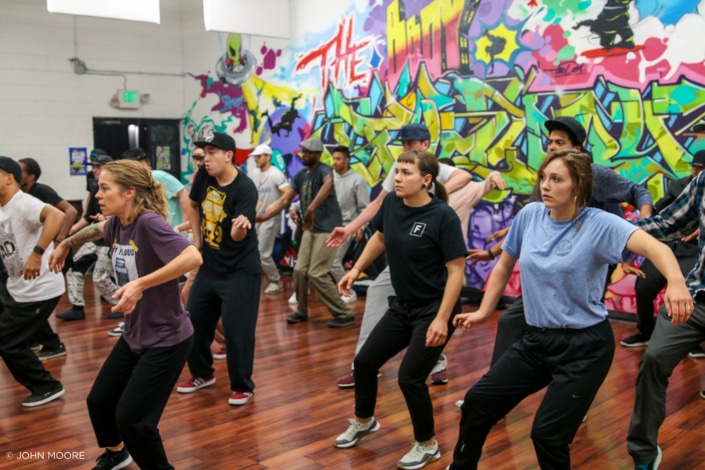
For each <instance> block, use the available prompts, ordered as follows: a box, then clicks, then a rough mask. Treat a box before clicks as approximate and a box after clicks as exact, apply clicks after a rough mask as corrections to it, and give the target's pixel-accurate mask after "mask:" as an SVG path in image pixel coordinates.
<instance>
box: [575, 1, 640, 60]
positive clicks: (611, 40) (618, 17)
mask: <svg viewBox="0 0 705 470" xmlns="http://www.w3.org/2000/svg"><path fill="white" fill-rule="evenodd" d="M631 1H632V0H607V3H606V4H605V7H604V8H603V10H602V11H601V12H600V14H599V15H597V18H595V19H594V20H585V21H581V22H580V23H578V24H577V25H575V26H574V27H573V29H578V28H581V27H582V26H587V27H588V28H590V31H591V32H592V33H594V34H597V35H598V36H599V37H600V45H601V46H602V47H603V48H605V49H607V50H609V49H613V48H615V47H620V48H622V49H633V48H634V32H633V31H632V28H631V26H629V4H630V3H631ZM617 36H619V38H620V39H621V41H620V42H615V41H616V39H617Z"/></svg>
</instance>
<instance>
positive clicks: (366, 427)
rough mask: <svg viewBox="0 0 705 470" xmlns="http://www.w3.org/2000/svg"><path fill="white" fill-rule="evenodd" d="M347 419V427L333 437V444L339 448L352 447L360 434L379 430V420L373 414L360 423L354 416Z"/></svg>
mask: <svg viewBox="0 0 705 470" xmlns="http://www.w3.org/2000/svg"><path fill="white" fill-rule="evenodd" d="M348 421H350V426H348V429H346V430H345V432H344V433H343V434H341V435H340V436H338V437H337V438H336V439H335V446H336V447H338V448H340V449H346V448H348V447H352V446H354V445H355V444H357V441H358V440H360V438H361V437H362V436H364V435H366V434H369V433H371V432H375V431H377V430H379V422H378V421H377V420H376V419H375V418H374V416H373V417H372V418H371V419H370V420H369V421H367V422H366V423H361V422H359V421H358V420H356V419H355V418H353V419H350V420H348Z"/></svg>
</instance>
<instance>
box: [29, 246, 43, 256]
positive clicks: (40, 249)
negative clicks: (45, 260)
mask: <svg viewBox="0 0 705 470" xmlns="http://www.w3.org/2000/svg"><path fill="white" fill-rule="evenodd" d="M32 251H34V252H35V253H36V254H38V255H43V254H44V248H42V247H41V246H39V245H35V246H34V248H33V249H32Z"/></svg>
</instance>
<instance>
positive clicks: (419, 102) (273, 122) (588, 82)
mask: <svg viewBox="0 0 705 470" xmlns="http://www.w3.org/2000/svg"><path fill="white" fill-rule="evenodd" d="M359 4H360V2H351V4H350V6H349V9H348V13H346V14H345V15H344V16H342V17H341V18H340V20H339V23H338V24H332V25H330V27H329V28H327V29H326V31H325V32H322V33H317V34H316V35H311V37H309V35H307V37H306V41H305V44H304V45H303V46H297V47H296V48H295V47H293V46H289V47H283V48H282V50H281V51H280V53H278V54H275V55H272V54H269V60H270V61H272V60H274V61H276V63H277V67H274V66H273V65H270V66H269V68H261V67H260V68H257V70H256V73H253V74H251V75H250V76H249V77H248V78H247V79H246V80H245V81H244V82H242V83H233V82H228V81H227V80H226V81H223V80H219V79H218V78H217V77H215V78H214V77H211V76H210V75H208V74H205V75H203V74H201V75H194V79H196V80H198V81H199V83H200V84H201V87H202V92H201V95H200V97H199V98H198V99H197V100H196V102H195V103H194V107H193V108H192V111H191V112H190V113H189V115H188V116H187V119H186V120H185V121H184V128H185V130H187V131H188V132H184V144H185V147H188V145H189V143H190V141H191V139H192V137H191V136H193V135H195V133H197V132H199V129H200V128H201V127H202V126H213V127H215V128H218V129H227V131H228V132H231V133H233V134H234V135H235V137H236V140H237V141H238V145H241V144H242V145H243V148H252V147H254V146H255V145H257V144H259V143H263V142H267V143H269V144H270V145H271V146H272V147H273V148H275V149H276V150H275V152H277V155H278V157H279V160H278V162H279V165H280V166H281V167H283V169H286V170H288V171H289V174H293V173H295V172H296V171H297V170H298V169H299V168H301V166H300V162H299V161H298V159H297V158H296V157H295V151H296V149H297V146H298V144H299V142H300V141H301V140H302V139H303V138H306V137H309V136H314V137H318V138H320V139H321V140H322V141H323V142H324V143H325V146H326V148H327V149H330V148H332V147H333V146H336V145H347V146H349V147H350V149H351V152H352V155H353V157H354V158H353V168H354V169H355V170H356V171H358V172H360V173H361V174H362V175H363V176H364V177H365V178H366V180H367V182H368V184H369V186H370V188H371V191H372V192H373V194H374V193H375V192H376V191H377V190H378V188H379V184H380V182H381V181H382V179H383V178H384V177H385V176H386V175H387V173H388V171H389V170H390V168H391V166H392V164H393V163H394V161H395V159H396V157H397V156H398V155H399V153H401V151H402V148H401V142H400V141H399V135H398V131H399V129H400V127H401V126H402V125H404V124H408V123H412V122H423V123H425V124H426V125H427V126H428V127H429V129H430V130H431V136H432V141H431V150H432V151H433V152H435V154H436V155H437V156H438V158H447V159H450V160H452V162H453V163H454V164H455V165H456V166H457V167H460V168H462V169H464V170H467V171H470V172H471V173H472V174H473V175H474V177H475V178H476V179H478V180H481V179H484V178H485V177H486V176H487V175H488V174H489V173H490V172H491V171H494V170H497V171H500V172H501V173H502V176H503V177H504V179H505V180H506V181H507V183H508V186H509V189H508V190H505V191H502V192H501V193H500V192H493V193H490V195H489V196H488V197H487V198H486V199H485V200H484V201H483V203H482V204H480V205H478V206H477V207H476V208H475V210H474V212H473V215H472V217H471V219H470V226H469V231H468V233H469V234H470V235H469V238H468V246H469V247H473V248H475V247H477V248H486V247H487V243H486V242H485V238H486V237H487V235H488V234H491V233H492V232H494V231H495V230H497V229H498V228H502V227H504V226H506V225H508V224H509V223H510V222H511V220H512V217H513V215H514V214H516V212H517V211H518V210H519V209H520V208H521V207H523V205H524V204H526V202H527V200H528V197H529V194H530V193H531V190H532V186H533V183H534V181H535V176H536V169H537V168H538V166H539V164H540V162H541V160H542V159H543V157H544V155H545V142H546V133H545V131H544V127H543V126H544V123H545V122H546V120H548V119H552V118H555V117H556V116H573V117H576V119H578V120H579V121H580V122H581V123H582V124H583V125H584V126H585V128H586V129H587V131H588V138H587V149H588V150H589V151H590V152H591V153H592V154H593V157H594V160H595V163H597V164H600V165H605V166H607V167H610V168H612V169H613V170H614V171H616V172H617V173H619V174H620V175H622V176H623V177H625V178H628V179H630V180H632V181H634V182H636V183H638V184H643V185H646V187H647V188H648V189H649V190H650V191H651V193H652V195H653V196H654V198H655V199H658V198H659V197H661V195H663V194H664V192H665V189H666V188H667V185H668V184H669V181H670V180H672V179H674V178H679V177H682V176H685V175H686V174H688V173H689V162H690V161H691V156H692V154H693V153H694V152H695V151H697V150H701V149H703V148H705V139H703V138H702V137H703V134H702V133H698V132H693V131H692V130H691V129H692V127H693V125H694V124H695V123H697V122H699V121H700V120H701V119H703V118H705V49H703V48H701V47H693V45H692V44H690V43H689V40H688V39H687V38H693V37H698V36H697V33H698V32H699V31H701V30H702V28H703V27H705V8H699V7H698V4H699V2H697V1H694V0H674V1H668V2H666V1H665V0H645V1H638V2H634V1H631V0H604V1H601V2H596V1H583V2H565V1H563V0H492V1H490V0H436V1H428V0H370V1H369V2H368V5H367V7H366V8H364V11H361V9H360V5H359ZM224 43H225V44H230V41H227V40H226V41H224ZM241 44H242V43H240V45H241ZM230 45H237V41H235V42H233V43H232V44H230ZM220 47H221V50H222V49H223V46H222V45H220ZM249 49H250V50H253V51H258V50H259V51H260V55H262V54H264V53H265V52H269V51H270V50H271V49H269V47H264V46H262V47H261V48H259V49H258V48H257V47H255V46H254V45H253V46H252V47H249ZM236 55H237V54H236ZM240 56H241V57H242V50H241V54H240ZM223 57H224V56H223V55H221V56H220V57H218V58H216V60H223ZM236 58H237V57H236ZM262 59H263V57H254V58H253V61H254V62H256V63H262ZM233 60H234V62H233V63H235V62H237V61H236V60H235V59H233ZM249 60H250V59H249V58H248V59H247V61H249ZM206 103H208V105H205V104H206ZM198 113H201V114H198ZM329 157H330V155H329V154H328V152H326V153H325V154H324V159H323V160H324V162H327V161H329V160H328V159H329ZM626 209H627V210H630V208H626ZM491 267H492V264H491V263H487V264H482V263H478V264H476V265H474V266H468V269H467V279H468V285H470V286H473V287H477V288H482V287H483V285H484V283H485V281H486V279H487V275H488V273H489V271H490V270H491ZM618 272H619V271H618ZM618 276H621V275H618ZM622 279H623V278H621V277H616V278H615V279H614V281H615V282H614V284H613V285H614V286H615V287H614V289H615V292H616V291H617V290H618V291H619V299H620V303H619V305H622V306H627V307H621V308H624V309H626V310H629V309H630V308H631V305H632V304H633V302H632V300H633V299H631V300H630V299H629V298H628V297H629V295H630V294H629V290H628V289H626V290H625V289H623V288H622V285H623V284H626V283H627V281H624V280H622ZM515 290H518V287H516V285H515ZM631 295H633V292H632V294H631ZM615 296H616V294H615ZM615 298H616V297H615ZM613 304H614V305H616V303H615V302H614V301H613Z"/></svg>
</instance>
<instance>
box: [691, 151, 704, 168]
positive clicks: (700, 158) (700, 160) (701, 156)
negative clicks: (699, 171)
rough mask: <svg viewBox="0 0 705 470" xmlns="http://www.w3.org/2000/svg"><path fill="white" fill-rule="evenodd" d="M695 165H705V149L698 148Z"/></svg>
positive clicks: (694, 156) (694, 158)
mask: <svg viewBox="0 0 705 470" xmlns="http://www.w3.org/2000/svg"><path fill="white" fill-rule="evenodd" d="M691 165H693V166H705V150H698V151H697V152H695V154H694V155H693V163H691Z"/></svg>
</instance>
